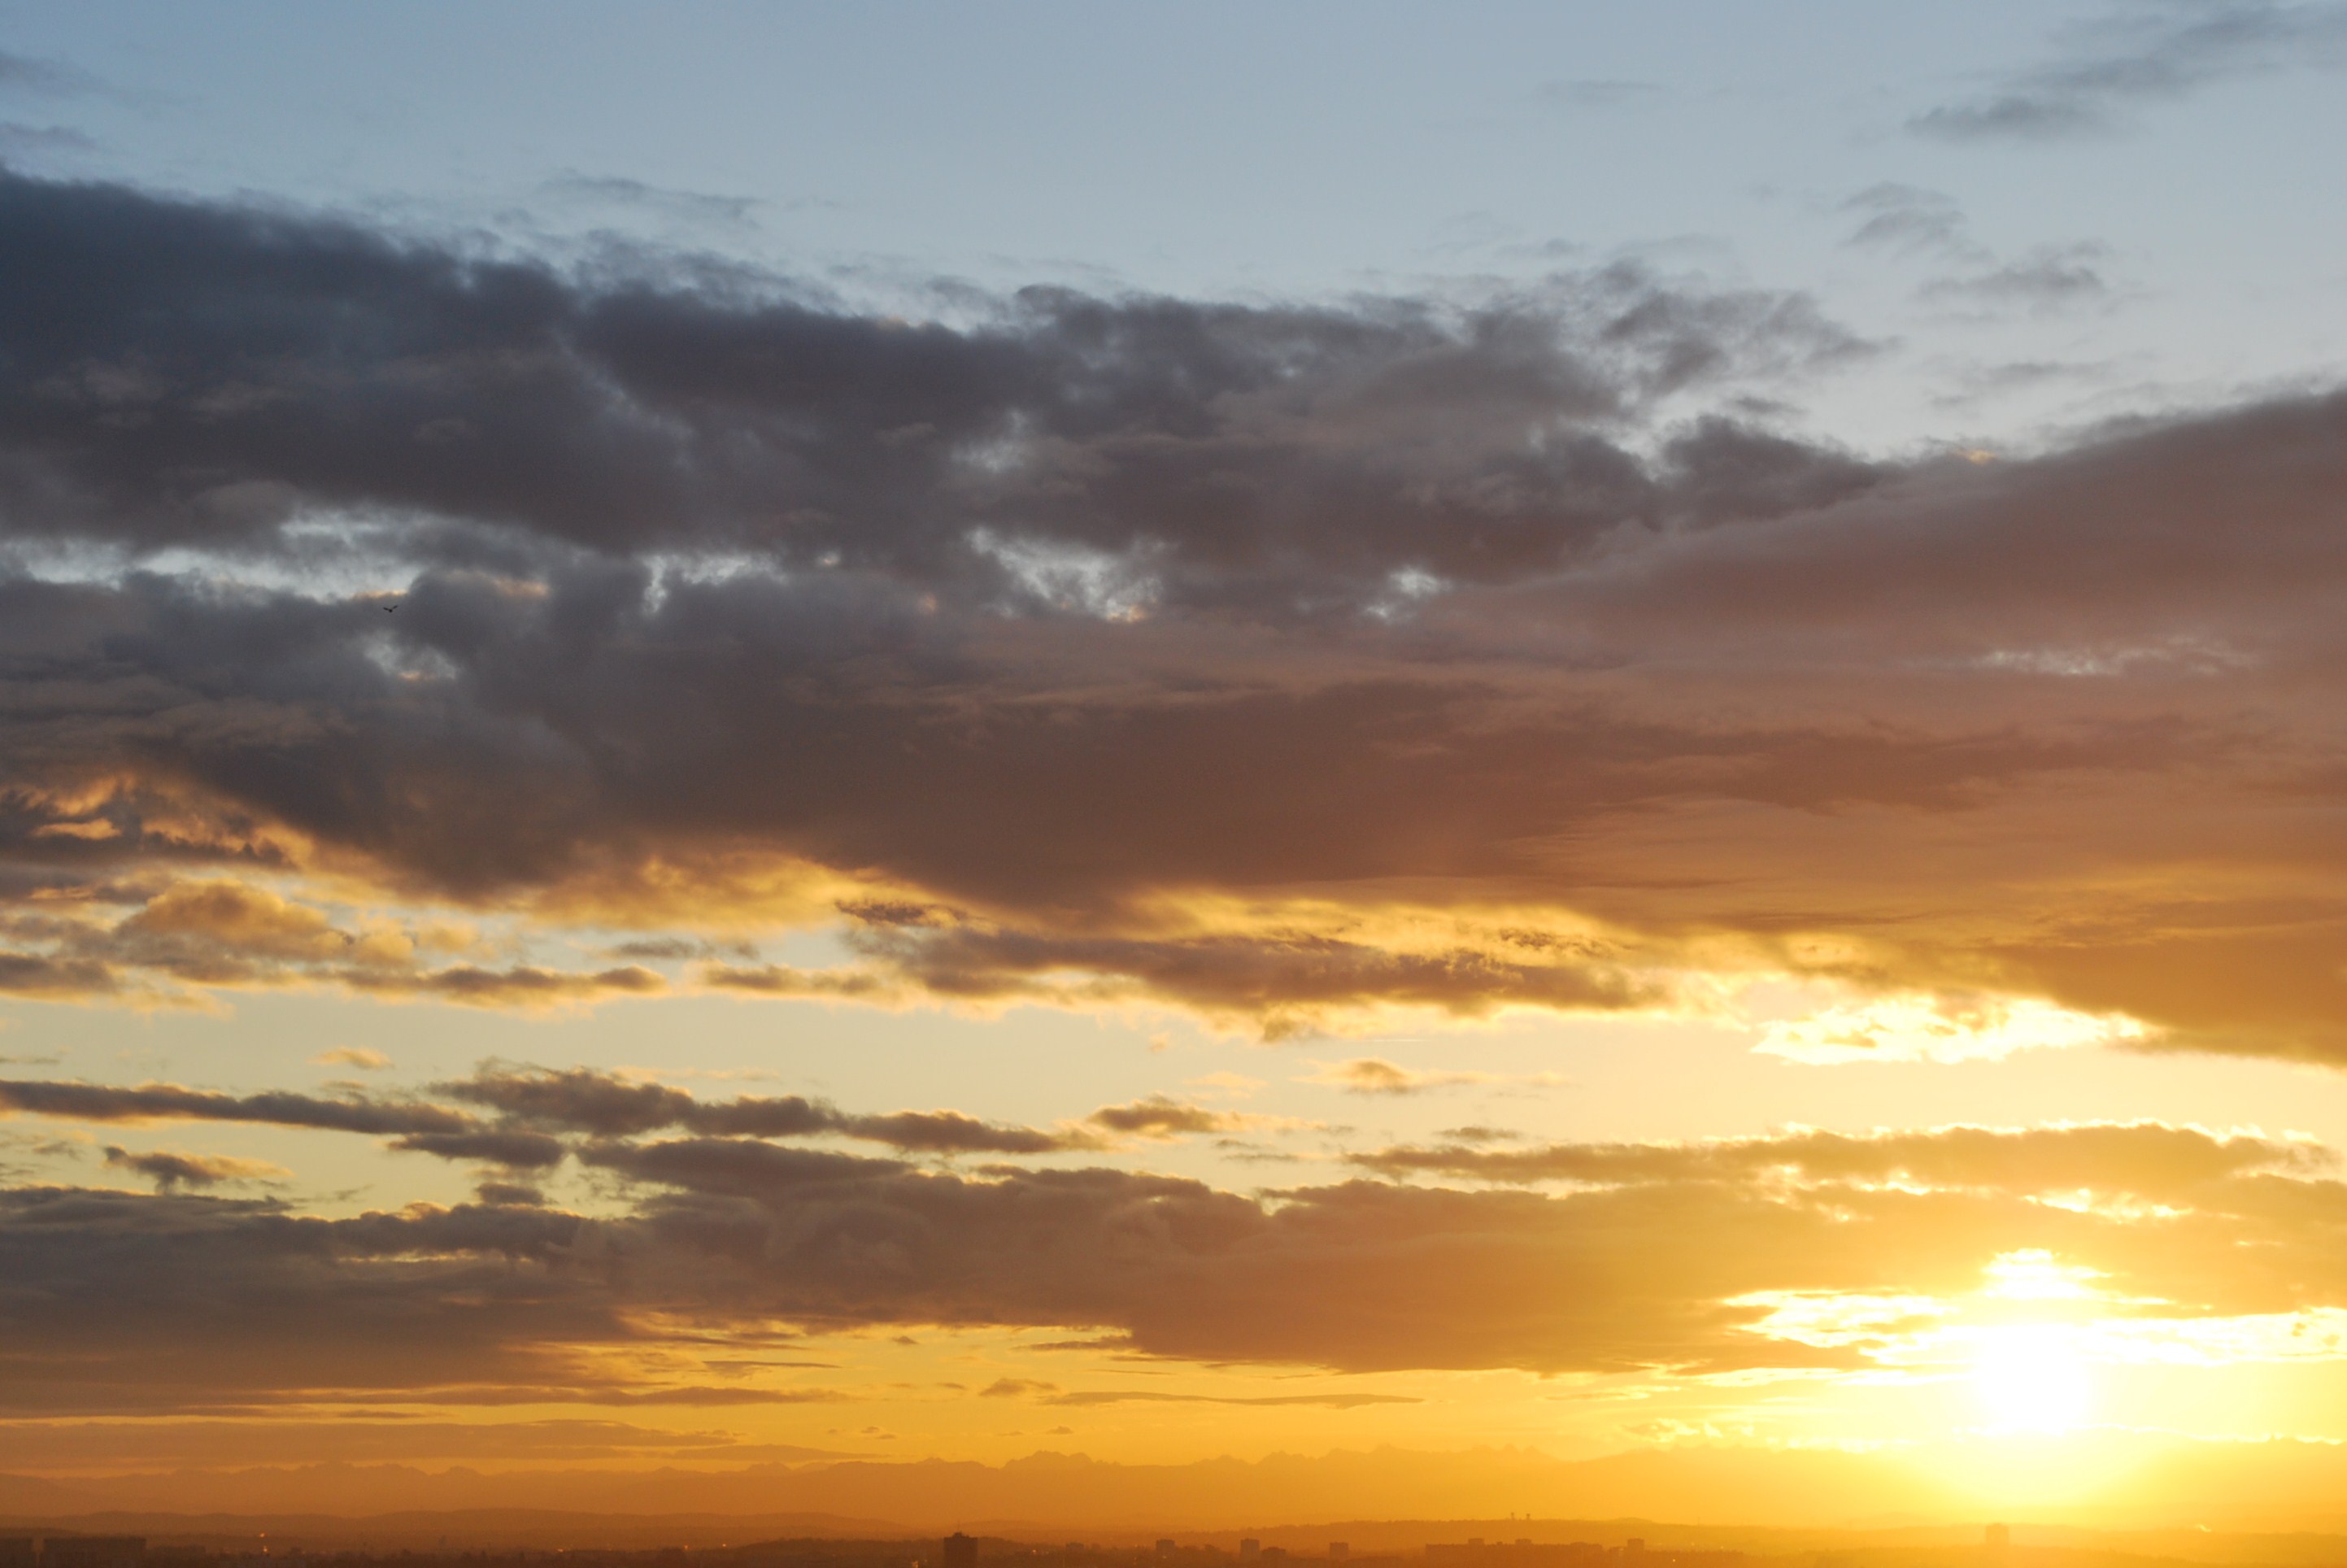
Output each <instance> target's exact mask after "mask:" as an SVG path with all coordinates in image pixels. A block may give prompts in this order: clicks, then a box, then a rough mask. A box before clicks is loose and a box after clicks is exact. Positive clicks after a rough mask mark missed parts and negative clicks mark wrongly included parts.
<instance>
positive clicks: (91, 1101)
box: [0, 1079, 473, 1135]
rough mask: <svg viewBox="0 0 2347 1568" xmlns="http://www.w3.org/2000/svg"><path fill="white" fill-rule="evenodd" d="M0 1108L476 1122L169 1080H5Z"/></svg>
mask: <svg viewBox="0 0 2347 1568" xmlns="http://www.w3.org/2000/svg"><path fill="white" fill-rule="evenodd" d="M0 1110H5V1111H15V1112H26V1113H27V1114H30V1115H35V1116H57V1117H68V1118H71V1119H73V1120H75V1121H79V1122H257V1123H264V1124H274V1125H277V1126H281V1127H313V1128H321V1129H324V1130H327V1131H330V1132H372V1133H384V1134H390V1133H405V1134H411V1135H417V1134H420V1135H436V1134H443V1133H456V1132H469V1131H471V1130H472V1129H473V1123H472V1122H471V1119H470V1118H468V1117H466V1116H465V1115H464V1114H463V1113H461V1112H455V1111H449V1110H446V1109H445V1108H443V1107H441V1106H437V1105H426V1104H420V1103H415V1102H397V1101H381V1100H368V1099H364V1098H361V1097H359V1096H356V1095H354V1096H351V1097H349V1098H347V1099H341V1100H322V1099H319V1098H318V1097H316V1096H314V1095H309V1094H295V1093H292V1092H289V1091H280V1090H271V1091H264V1092H261V1093H259V1094H242V1095H237V1094H221V1093H216V1092H213V1091H208V1090H200V1089H183V1088H180V1087H179V1086H178V1085H176V1084H169V1083H149V1084H142V1085H140V1086H139V1087H138V1088H135V1089H118V1088H114V1087H110V1086H108V1085H105V1084H97V1083H76V1082H67V1081H44V1080H27V1079H15V1080H0Z"/></svg>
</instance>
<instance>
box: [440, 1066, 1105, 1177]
mask: <svg viewBox="0 0 2347 1568" xmlns="http://www.w3.org/2000/svg"><path fill="white" fill-rule="evenodd" d="M436 1087H437V1091H438V1092H440V1093H442V1094H445V1095H447V1096H448V1097H449V1098H451V1099H456V1100H460V1101H464V1102H467V1103H470V1104H475V1105H480V1106H485V1107H487V1108H489V1109H492V1110H495V1111H497V1112H501V1113H503V1114H504V1115H505V1116H506V1117H507V1118H510V1119H511V1120H513V1121H514V1122H518V1123H522V1124H525V1125H527V1126H528V1127H530V1128H534V1129H541V1130H542V1129H553V1130H558V1131H561V1132H580V1133H587V1134H589V1135H592V1136H595V1137H599V1138H606V1139H609V1138H629V1137H635V1136H638V1135H640V1134H641V1133H645V1132H656V1131H659V1130H661V1129H664V1128H671V1127H675V1128H684V1129H687V1130H689V1131H692V1132H700V1133H706V1134H710V1135H712V1136H717V1137H733V1138H802V1137H808V1136H812V1135H815V1134H819V1133H834V1134H837V1135H839V1136H842V1137H846V1138H854V1139H859V1140H862V1141H865V1142H867V1143H886V1144H888V1145H890V1146H892V1147H894V1148H897V1149H901V1150H904V1151H906V1152H907V1153H931V1154H957V1153H999V1154H1039V1153H1051V1152H1053V1151H1056V1150H1061V1149H1068V1148H1086V1147H1092V1146H1094V1145H1095V1144H1096V1143H1097V1140H1096V1139H1092V1138H1088V1137H1087V1136H1086V1135H1084V1134H1082V1133H1070V1132H1043V1131H1040V1130H1038V1129H1035V1128H1031V1127H1010V1126H1004V1125H1001V1124H999V1123H997V1122H984V1121H981V1120H979V1118H977V1117H974V1116H968V1115H964V1114H963V1113H962V1112H958V1111H897V1112H887V1113H882V1114H865V1113H853V1112H844V1111H842V1110H840V1109H839V1108H838V1107H837V1106H835V1105H833V1104H831V1103H830V1102H827V1101H822V1100H809V1099H805V1098H803V1097H801V1096H799V1095H795V1094H789V1095H775V1096H756V1095H749V1096H743V1097H741V1098H738V1099H733V1100H722V1101H702V1100H696V1099H695V1098H693V1097H692V1095H690V1094H687V1093H685V1092H684V1091H682V1090H681V1089H672V1088H670V1087H668V1086H667V1085H665V1084H659V1083H646V1082H641V1081H632V1080H627V1079H621V1078H616V1077H613V1076H611V1075H610V1074H609V1073H603V1072H597V1071H592V1070H591V1069H588V1068H570V1069H567V1070H561V1071H553V1070H548V1069H544V1068H514V1067H507V1066H503V1065H498V1064H490V1065H488V1066H486V1067H484V1068H483V1069H482V1070H481V1071H478V1072H476V1073H475V1074H474V1075H473V1076H472V1077H471V1078H467V1079H462V1080H458V1081H455V1082H450V1083H443V1084H440V1085H437V1086H436ZM549 1142H550V1140H549ZM403 1146H404V1147H405V1146H414V1147H425V1148H429V1147H432V1145H430V1144H427V1143H420V1142H416V1141H413V1140H411V1141H410V1142H409V1143H407V1144H404V1145H403ZM555 1147H556V1148H557V1149H558V1150H559V1145H555ZM556 1157H558V1158H559V1154H558V1155H557V1156H556ZM507 1163H512V1164H521V1163H527V1162H524V1161H508V1162H507ZM546 1163H552V1161H551V1160H548V1162H546Z"/></svg>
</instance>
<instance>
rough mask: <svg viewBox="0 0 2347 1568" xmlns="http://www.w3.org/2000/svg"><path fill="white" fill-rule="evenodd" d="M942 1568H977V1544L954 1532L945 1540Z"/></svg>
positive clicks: (960, 1533)
mask: <svg viewBox="0 0 2347 1568" xmlns="http://www.w3.org/2000/svg"><path fill="white" fill-rule="evenodd" d="M944 1568H978V1542H977V1541H976V1540H975V1539H973V1538H972V1537H970V1536H968V1535H964V1534H963V1533H962V1532H960V1531H958V1530H957V1531H955V1532H953V1533H952V1534H951V1535H948V1536H947V1537H946V1540H945V1557H944Z"/></svg>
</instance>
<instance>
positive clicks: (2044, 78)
mask: <svg viewBox="0 0 2347 1568" xmlns="http://www.w3.org/2000/svg"><path fill="white" fill-rule="evenodd" d="M2073 44H2074V47H2073V49H2072V50H2071V51H2070V52H2069V54H2068V57H2066V58H2063V59H2059V60H2056V61H2055V62H2054V63H2051V64H2048V65H2045V66H2042V67H2036V68H2034V69H2033V70H2029V71H2025V72H2023V73H2021V74H2019V75H2016V76H2014V77H2010V78H2008V79H2007V80H2005V81H2004V82H2002V83H2000V84H1998V85H1996V86H1995V87H1992V88H1990V89H1989V90H1988V91H1987V92H1986V93H1984V94H1983V95H1981V96H1979V97H1973V98H1970V99H1966V100H1963V101H1962V102H1957V103H1950V104H1942V105H1940V106H1939V107H1937V108H1932V109H1928V110H1926V111H1924V112H1923V113H1922V114H1921V115H1918V116H1916V117H1915V118H1913V119H1911V120H1910V121H1909V122H1908V128H1909V129H1911V130H1912V131H1914V132H1915V133H1916V134H1918V135H1921V136H1927V137H1933V138H1942V139H1946V140H1952V141H1986V140H2000V139H2002V140H2014V141H2051V140H2057V139H2063V138H2072V137H2077V136H2083V135H2089V134H2093V133H2096V132H2102V131H2107V130H2110V129H2112V128H2115V127H2116V126H2117V125H2119V124H2120V123H2121V122H2122V121H2123V119H2124V118H2125V117H2126V115H2127V112H2128V111H2130V110H2133V109H2137V108H2145V107H2147V106H2149V105H2152V104H2156V103H2160V102H2167V101H2174V100H2177V99H2180V98H2184V97H2188V96H2190V95H2191V94H2192V93H2194V92H2197V91H2198V90H2200V89H2201V88H2204V87H2210V86H2213V85H2214V84H2216V83H2219V82H2222V81H2226V80H2229V79H2233V78H2237V77H2253V76H2262V75H2268V74H2270V73H2273V72H2276V71H2280V70H2283V69H2287V68H2290V67H2310V66H2311V67H2319V68H2330V67H2337V66H2339V65H2340V64H2342V61H2347V8H2342V7H2340V6H2337V5H2274V4H2267V3H2263V0H2247V3H2239V4H2234V3H2225V4H2217V5H2178V4H2163V5H2149V6H2143V7H2137V8H2135V9H2132V10H2128V11H2123V12H2116V13H2113V14H2110V15H2106V16H2103V17H2101V18H2097V19H2096V20H2094V21H2091V22H2089V23H2087V24H2086V25H2084V26H2079V27H2076V28H2075V29H2073Z"/></svg>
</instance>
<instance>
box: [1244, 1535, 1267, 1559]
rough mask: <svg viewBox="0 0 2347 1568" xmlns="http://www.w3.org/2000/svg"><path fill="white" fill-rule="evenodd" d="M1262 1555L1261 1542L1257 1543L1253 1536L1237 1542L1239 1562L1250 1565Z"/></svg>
mask: <svg viewBox="0 0 2347 1568" xmlns="http://www.w3.org/2000/svg"><path fill="white" fill-rule="evenodd" d="M1262 1555H1263V1542H1260V1541H1257V1540H1256V1539H1255V1537H1254V1536H1252V1535H1250V1536H1248V1537H1247V1538H1246V1539H1245V1541H1242V1542H1239V1561H1240V1562H1242V1563H1252V1562H1254V1561H1255V1559H1256V1558H1258V1557H1260V1556H1262Z"/></svg>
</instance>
